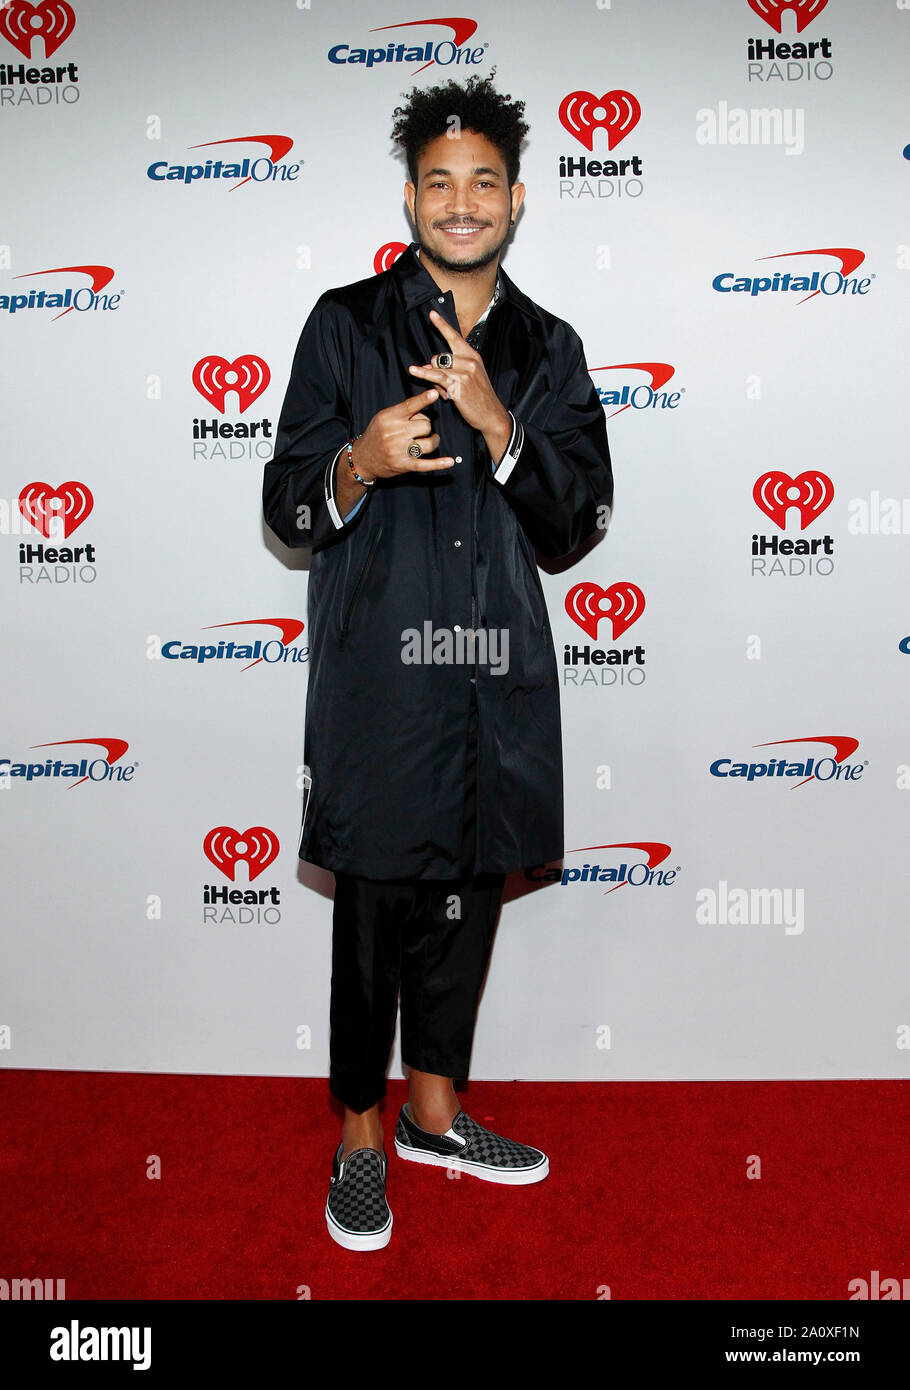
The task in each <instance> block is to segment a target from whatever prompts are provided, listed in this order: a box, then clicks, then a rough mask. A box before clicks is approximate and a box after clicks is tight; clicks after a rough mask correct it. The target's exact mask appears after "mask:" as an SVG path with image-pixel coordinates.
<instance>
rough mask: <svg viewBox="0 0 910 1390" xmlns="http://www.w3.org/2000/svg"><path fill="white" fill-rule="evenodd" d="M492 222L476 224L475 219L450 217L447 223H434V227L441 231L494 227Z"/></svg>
mask: <svg viewBox="0 0 910 1390" xmlns="http://www.w3.org/2000/svg"><path fill="white" fill-rule="evenodd" d="M492 225H493V223H492V222H475V221H474V219H473V218H467V217H456V218H452V217H449V218H447V219H446V221H445V222H434V223H433V227H434V229H435V230H439V229H441V228H443V227H492Z"/></svg>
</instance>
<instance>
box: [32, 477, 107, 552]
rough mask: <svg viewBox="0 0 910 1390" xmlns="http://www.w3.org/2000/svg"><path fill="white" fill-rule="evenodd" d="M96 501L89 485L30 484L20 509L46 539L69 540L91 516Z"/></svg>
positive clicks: (75, 483)
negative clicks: (61, 538) (53, 485)
mask: <svg viewBox="0 0 910 1390" xmlns="http://www.w3.org/2000/svg"><path fill="white" fill-rule="evenodd" d="M94 505H95V499H94V498H93V497H92V494H91V493H90V492H89V490H88V488H87V487H86V485H85V483H77V482H68V483H61V484H60V486H59V487H51V485H50V483H38V482H36V483H26V485H25V487H24V488H23V489H22V491H21V492H20V494H19V510H20V512H21V513H22V515H23V516H24V517H25V519H26V521H27V522H28V523H29V525H30V526H34V528H35V530H36V531H40V532H41V534H42V536H44V538H45V539H46V540H57V539H59V537H60V536H61V535H62V537H63V539H64V540H66V538H67V536H71V535H72V534H73V532H74V531H75V530H76V528H77V527H79V526H81V525H82V523H83V521H85V518H86V517H87V516H88V515H89V514H90V513H91V510H92V507H93V506H94Z"/></svg>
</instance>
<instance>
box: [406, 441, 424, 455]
mask: <svg viewBox="0 0 910 1390" xmlns="http://www.w3.org/2000/svg"><path fill="white" fill-rule="evenodd" d="M408 456H409V457H410V458H412V459H419V458H422V457H423V450H422V449H421V447H420V445H419V444H418V443H417V441H416V440H414V442H413V443H411V444H409V445H408Z"/></svg>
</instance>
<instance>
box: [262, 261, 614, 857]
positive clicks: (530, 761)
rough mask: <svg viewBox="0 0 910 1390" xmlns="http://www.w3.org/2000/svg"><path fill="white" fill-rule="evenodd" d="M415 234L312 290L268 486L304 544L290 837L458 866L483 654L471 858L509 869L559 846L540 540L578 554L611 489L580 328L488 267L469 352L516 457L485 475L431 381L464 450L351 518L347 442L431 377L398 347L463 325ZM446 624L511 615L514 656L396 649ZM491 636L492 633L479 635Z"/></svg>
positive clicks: (484, 458)
mask: <svg viewBox="0 0 910 1390" xmlns="http://www.w3.org/2000/svg"><path fill="white" fill-rule="evenodd" d="M415 249H416V248H415V246H414V245H413V244H412V245H411V246H410V247H409V248H408V250H407V251H406V252H405V253H404V254H403V255H402V256H400V257H399V259H398V260H397V261H396V262H395V264H394V265H393V266H392V267H391V269H390V270H387V271H385V272H384V273H382V274H380V275H376V276H373V277H372V278H370V279H368V280H362V281H360V282H358V283H357V284H354V285H348V286H346V287H344V288H342V289H336V290H330V291H328V292H327V293H326V294H324V295H323V296H322V297H321V298H320V299H319V301H318V303H317V304H316V305H315V307H314V309H313V311H312V313H311V314H310V317H309V319H308V320H307V322H306V324H305V326H304V328H303V332H302V333H301V336H300V341H299V344H298V346H297V351H296V354H295V357H294V363H293V368H292V371H291V379H290V383H289V385H288V389H287V394H286V396H285V400H284V405H283V407H282V411H281V417H280V419H279V422H278V430H277V434H276V438H275V452H274V457H273V459H272V461H271V462H270V463H268V464H266V467H265V480H264V487H263V509H264V513H265V519H266V521H267V523H268V525H269V526H270V528H271V529H272V531H274V533H275V535H276V536H278V537H279V539H280V540H282V541H283V542H284V544H285V545H289V546H297V545H311V546H312V549H313V555H312V560H311V568H310V575H309V590H308V614H307V617H308V635H309V644H310V652H311V659H310V672H309V690H308V695H307V708H306V731H305V744H304V762H305V763H306V765H307V767H308V769H309V773H310V779H311V780H310V783H309V786H308V787H307V788H306V789H305V791H304V805H303V815H302V827H301V836H300V843H299V847H298V852H299V855H300V858H301V859H306V860H308V861H309V862H311V863H313V864H318V865H321V866H322V867H323V868H326V869H329V870H339V871H341V872H345V873H349V874H357V875H360V876H362V877H364V878H371V879H391V878H422V879H456V878H458V877H459V855H460V848H461V834H462V812H463V804H464V783H465V761H466V749H467V733H468V713H469V700H470V693H471V688H470V681H471V677H472V675H475V674H476V693H477V710H478V745H477V839H476V859H475V871H476V872H477V873H483V872H501V873H510V872H512V871H513V870H516V869H520V868H523V867H526V866H528V865H532V864H541V863H544V862H546V861H548V860H553V859H559V858H560V857H561V856H562V853H563V849H564V845H563V784H562V738H561V728H560V708H559V679H558V671H557V666H556V657H555V653H554V651H553V639H552V635H551V632H550V624H549V619H548V615H547V608H546V603H545V601H544V596H543V590H542V588H541V584H540V577H539V575H538V572H537V562H536V560H535V549H536V550H537V551H538V552H540V554H541V555H544V556H551V557H557V556H562V555H567V554H569V553H570V552H571V551H573V550H574V549H576V547H577V546H579V545H580V544H581V542H582V541H584V540H585V539H586V538H587V537H588V536H589V535H590V534H591V533H592V532H593V531H594V530H595V529H596V527H597V525H598V521H599V520H600V521H601V524H602V518H603V515H604V514H603V513H598V508H599V507H602V506H603V505H604V504H607V505H610V504H611V503H612V495H613V480H612V472H611V467H610V455H609V450H608V447H607V434H606V426H605V423H604V412H603V407H602V406H601V404H600V402H599V401H598V398H597V394H596V392H595V390H594V387H593V385H592V383H591V378H590V376H589V375H588V373H587V370H586V368H585V361H584V350H583V348H582V344H581V340H580V339H579V337H578V335H577V334H576V333H575V332H574V330H573V329H572V328H571V327H570V326H569V325H568V324H567V323H564V322H563V321H562V320H561V319H558V318H555V317H554V316H553V315H552V314H549V313H547V312H546V310H544V309H541V308H539V307H538V306H537V305H535V304H533V303H532V302H531V300H529V299H528V298H526V296H525V295H523V294H522V293H521V292H520V291H519V290H518V289H517V288H516V287H515V285H513V284H512V282H511V280H510V279H509V278H508V276H507V275H506V274H505V273H504V272H503V271H500V274H501V276H502V280H501V284H502V294H501V297H500V300H499V302H498V303H497V304H496V306H495V307H494V308H493V309H492V310H491V312H490V317H489V320H488V322H487V326H486V330H485V337H484V340H483V344H482V348H481V354H482V357H483V360H484V364H485V366H486V369H487V373H488V375H489V377H490V380H491V382H492V385H493V389H494V390H495V392H496V394H497V396H498V397H499V399H500V400H501V401H502V403H503V405H504V406H505V407H506V408H507V409H508V410H509V411H511V412H512V414H513V417H514V419H515V421H516V422H517V427H516V429H515V430H514V431H513V443H512V444H510V448H511V449H512V453H513V454H514V453H515V452H516V450H517V448H518V441H519V440H520V452H519V453H518V458H517V461H516V462H515V463H514V466H513V467H512V468H511V471H510V472H509V473H508V477H506V478H504V479H501V480H499V481H497V480H496V479H495V478H494V476H493V464H492V461H491V459H490V456H489V453H488V451H487V448H486V445H485V443H484V439H483V436H482V435H481V434H480V433H479V432H477V431H475V430H474V429H472V428H471V427H470V426H469V425H467V424H466V423H465V421H464V420H463V419H462V418H461V416H460V414H459V413H458V410H457V407H456V406H455V404H454V403H453V402H452V401H443V400H441V399H439V400H437V401H436V402H435V403H434V404H433V405H431V406H429V407H428V408H427V412H428V414H429V416H430V419H431V420H432V421H433V426H434V430H435V432H437V433H438V434H439V436H440V445H439V449H438V450H437V454H438V455H439V456H448V457H455V458H456V459H457V460H458V461H456V463H455V464H454V466H453V467H452V468H449V469H446V470H442V471H440V472H429V473H413V472H409V473H405V474H402V475H400V476H399V477H396V478H393V479H379V480H378V481H377V482H376V483H375V484H374V485H373V486H372V487H370V488H368V489H367V490H366V493H365V495H364V501H363V502H362V504H361V505H360V506H359V507H358V509H357V510H356V512H354V513H353V514H350V513H349V518H348V519H347V520H343V519H342V518H341V516H340V513H339V512H338V509H337V506H336V502H335V482H334V467H335V460H336V458H337V457H338V455H339V451H340V450H341V449H342V448H343V447H344V446H345V445H346V442H347V440H348V439H349V438H351V437H352V436H353V435H356V434H360V433H362V432H363V431H364V430H365V429H366V427H367V425H368V424H369V422H370V420H371V419H372V417H373V415H375V413H376V412H377V411H378V410H382V409H384V408H385V407H387V406H390V405H394V404H396V403H397V402H399V401H402V400H404V399H405V398H406V397H408V396H413V395H416V394H417V392H418V391H420V390H423V389H425V388H426V386H427V385H429V383H426V382H422V381H421V380H420V379H419V378H416V377H413V376H411V375H410V374H409V372H408V370H407V368H408V364H409V363H414V364H416V365H421V364H423V363H426V362H429V360H430V358H431V357H432V356H433V354H434V353H437V352H441V351H444V350H446V348H447V344H446V343H445V342H444V340H443V339H442V336H441V334H440V333H439V331H438V330H437V329H435V328H434V327H433V325H432V323H431V322H430V319H429V311H430V309H438V310H439V312H440V313H441V314H443V315H444V316H445V318H446V319H447V320H448V321H449V323H450V324H451V325H452V326H453V327H454V328H456V329H457V328H458V319H457V317H456V314H455V304H454V299H453V297H452V295H451V293H446V294H442V292H441V291H440V289H439V287H438V286H437V285H436V283H435V281H434V280H433V279H432V278H431V277H430V275H429V274H428V272H427V271H426V269H425V268H424V267H423V266H422V265H421V263H420V260H419V259H418V258H417V256H416V255H415ZM341 464H342V466H343V467H347V455H346V453H343V454H342V455H341ZM307 522H309V526H307ZM339 523H341V524H339ZM428 622H429V623H431V624H432V627H431V628H430V629H429V630H428V629H427V628H425V626H424V624H426V623H428ZM443 628H445V629H448V630H449V631H450V632H453V633H454V631H455V629H456V628H461V629H465V628H473V630H474V631H475V632H480V633H482V631H483V629H484V628H486V629H488V630H489V629H498V630H502V629H507V630H508V669H507V671H500V672H498V673H497V671H496V665H497V662H496V661H494V660H487V661H486V662H484V661H483V660H477V661H476V664H475V665H474V667H473V668H472V665H471V664H469V661H466V660H465V655H466V654H465V651H464V649H463V648H462V649H461V652H460V655H461V662H460V663H456V664H435V663H433V662H432V661H430V662H427V663H424V664H406V662H405V661H403V660H402V654H403V650H404V648H405V638H404V634H405V632H406V631H407V630H409V629H410V630H414V629H416V630H417V631H418V632H419V633H420V634H421V638H422V637H423V636H424V635H425V634H427V633H428V631H432V632H436V631H437V630H438V629H443ZM427 648H429V643H427V644H426V647H425V649H424V650H425V651H426V650H427ZM457 650H458V649H457V648H453V651H457ZM504 650H505V648H504V647H502V646H500V648H499V649H498V652H499V658H498V659H499V662H500V663H501V664H503V665H504V664H505V663H504V662H502V655H503V652H504ZM412 651H413V649H412ZM496 652H497V649H496V648H495V647H494V646H490V647H489V648H488V652H487V656H488V657H490V656H495V655H496ZM478 654H479V655H480V656H482V655H483V651H482V648H478V652H477V653H475V655H478ZM429 655H430V656H432V650H430V651H429Z"/></svg>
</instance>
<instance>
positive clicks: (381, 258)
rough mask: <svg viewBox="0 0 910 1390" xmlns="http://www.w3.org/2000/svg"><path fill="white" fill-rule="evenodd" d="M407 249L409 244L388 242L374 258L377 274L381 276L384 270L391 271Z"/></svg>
mask: <svg viewBox="0 0 910 1390" xmlns="http://www.w3.org/2000/svg"><path fill="white" fill-rule="evenodd" d="M407 249H408V248H407V244H406V243H405V242H403V241H387V242H386V244H385V245H384V246H380V248H379V250H378V251H377V252H376V255H375V256H374V257H373V270H374V271H375V273H376V274H377V275H381V274H382V272H383V271H384V270H389V269H390V268H391V267H392V266H393V265H394V264H395V262H396V261H397V260H398V257H399V256H402V255H404V253H405V251H407Z"/></svg>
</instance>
